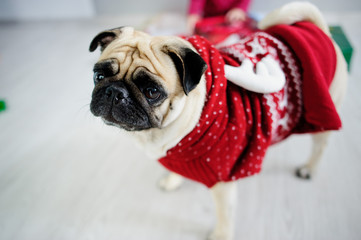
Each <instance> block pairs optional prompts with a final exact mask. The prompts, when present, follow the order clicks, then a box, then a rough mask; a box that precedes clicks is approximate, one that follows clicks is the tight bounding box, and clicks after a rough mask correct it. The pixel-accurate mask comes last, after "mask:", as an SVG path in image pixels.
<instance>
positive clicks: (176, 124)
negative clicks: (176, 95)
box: [129, 76, 206, 159]
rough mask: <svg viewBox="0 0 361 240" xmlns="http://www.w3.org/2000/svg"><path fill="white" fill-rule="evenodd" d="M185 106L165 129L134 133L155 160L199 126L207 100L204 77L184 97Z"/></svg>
mask: <svg viewBox="0 0 361 240" xmlns="http://www.w3.org/2000/svg"><path fill="white" fill-rule="evenodd" d="M184 97H185V98H186V99H185V104H184V106H183V110H182V111H180V114H179V117H177V118H176V119H175V120H174V121H173V122H171V123H169V124H168V125H167V126H165V127H163V128H160V129H159V128H152V129H148V130H143V131H139V132H135V133H134V132H132V133H131V134H129V135H131V136H133V137H135V138H136V142H137V143H139V144H140V146H141V147H142V150H145V152H146V154H147V155H148V156H149V157H151V158H155V159H159V158H161V157H163V156H165V155H166V153H167V151H168V150H169V149H171V148H172V147H174V146H175V145H176V144H178V143H179V142H180V141H181V140H182V139H183V138H184V137H185V136H187V134H188V133H190V132H191V131H192V130H193V129H194V127H195V126H196V125H197V123H198V121H199V118H200V117H201V114H202V109H203V106H204V103H205V99H206V80H205V78H204V76H203V77H202V79H201V81H200V83H199V84H198V86H197V87H196V88H195V89H193V90H192V91H191V92H190V93H189V94H188V96H184Z"/></svg>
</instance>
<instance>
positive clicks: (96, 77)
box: [93, 72, 105, 83]
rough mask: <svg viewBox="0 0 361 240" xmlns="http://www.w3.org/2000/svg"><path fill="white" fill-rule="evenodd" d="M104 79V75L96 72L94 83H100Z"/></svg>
mask: <svg viewBox="0 0 361 240" xmlns="http://www.w3.org/2000/svg"><path fill="white" fill-rule="evenodd" d="M104 78H105V76H104V74H103V73H100V72H94V76H93V80H94V83H98V82H100V81H102V80H103V79H104Z"/></svg>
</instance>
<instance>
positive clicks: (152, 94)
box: [144, 87, 161, 100]
mask: <svg viewBox="0 0 361 240" xmlns="http://www.w3.org/2000/svg"><path fill="white" fill-rule="evenodd" d="M160 94H161V93H160V91H159V90H158V89H157V88H154V87H148V88H146V89H145V90H144V95H145V97H146V98H148V99H150V100H155V99H157V98H159V97H160Z"/></svg>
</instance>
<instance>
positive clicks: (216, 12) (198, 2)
mask: <svg viewBox="0 0 361 240" xmlns="http://www.w3.org/2000/svg"><path fill="white" fill-rule="evenodd" d="M250 2H251V0H191V1H190V4H189V9H188V14H198V15H200V16H203V17H214V16H223V15H226V13H227V12H228V11H229V10H231V9H232V8H240V9H242V10H243V11H244V12H247V10H248V7H249V4H250Z"/></svg>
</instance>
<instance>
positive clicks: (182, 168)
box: [159, 22, 341, 187]
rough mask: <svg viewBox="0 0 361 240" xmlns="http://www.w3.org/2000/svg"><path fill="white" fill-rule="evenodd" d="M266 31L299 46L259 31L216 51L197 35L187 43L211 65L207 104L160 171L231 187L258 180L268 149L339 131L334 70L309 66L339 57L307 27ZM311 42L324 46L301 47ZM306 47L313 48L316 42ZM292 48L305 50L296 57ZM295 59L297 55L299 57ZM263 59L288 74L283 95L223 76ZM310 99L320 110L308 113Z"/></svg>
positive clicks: (320, 34)
mask: <svg viewBox="0 0 361 240" xmlns="http://www.w3.org/2000/svg"><path fill="white" fill-rule="evenodd" d="M285 29H287V31H285ZM268 32H269V33H271V34H272V35H277V37H278V38H281V37H282V36H283V34H285V35H287V36H289V35H294V37H295V36H298V37H300V38H301V39H296V40H295V42H292V44H291V45H290V47H289V46H288V45H286V44H285V43H284V42H282V41H280V40H278V39H276V38H275V37H273V36H272V35H270V34H268V33H266V32H258V33H255V34H253V35H251V36H249V37H247V38H245V39H243V40H242V41H241V42H239V43H237V44H235V45H232V46H230V47H227V48H223V49H221V50H217V49H216V48H214V47H213V46H212V45H211V44H210V43H209V42H208V41H207V40H206V39H204V38H202V37H199V36H194V37H191V38H188V39H187V40H188V41H189V42H190V43H191V44H192V45H193V46H194V47H195V48H196V49H197V51H198V52H199V54H200V55H201V56H202V58H203V59H204V60H205V62H206V63H207V65H208V69H207V71H206V73H205V77H206V87H207V100H206V102H205V106H204V108H203V112H202V115H201V118H200V120H199V122H198V124H197V126H196V127H195V128H194V129H193V130H192V131H191V132H190V133H189V134H188V135H187V136H186V137H185V138H183V139H182V140H181V141H180V142H179V143H178V144H177V145H176V146H174V147H173V148H172V149H170V150H169V151H168V152H167V154H166V156H164V157H163V158H161V159H159V162H160V163H161V164H162V165H163V166H165V167H166V168H168V169H169V170H171V171H173V172H176V173H178V174H180V175H182V176H184V177H187V178H190V179H192V180H195V181H198V182H200V183H203V184H204V185H206V186H207V187H212V186H213V185H214V184H216V183H217V182H220V181H225V182H226V181H232V180H236V179H239V178H243V177H246V176H251V175H254V174H256V173H259V172H260V170H261V166H262V161H263V158H264V156H265V153H266V150H267V148H268V146H270V145H271V144H273V143H275V142H278V141H280V140H282V139H284V138H286V137H287V136H289V135H290V134H292V133H306V132H315V131H321V130H335V129H339V128H340V127H341V122H340V119H339V117H338V115H337V112H336V110H335V108H334V106H333V103H332V101H331V100H330V96H329V94H328V86H329V84H330V82H331V80H332V78H333V73H334V68H333V70H331V71H329V69H328V68H327V66H326V65H325V66H322V67H319V66H318V67H316V68H314V67H309V66H307V65H313V64H316V65H318V63H317V62H312V61H319V60H322V59H328V60H327V61H328V64H329V65H331V66H333V67H334V66H335V63H336V55H335V52H334V49H333V46H332V43H331V41H330V40H329V38H328V37H327V36H325V35H324V33H323V32H322V31H321V30H319V29H318V28H316V27H315V26H314V25H312V24H310V23H306V22H301V23H297V24H295V25H293V26H279V27H274V28H272V29H270V30H269V31H268ZM299 32H301V33H299ZM299 34H301V35H302V36H299ZM311 35H312V37H315V38H316V39H321V37H322V39H323V40H324V41H323V42H319V43H318V45H315V46H313V45H309V43H308V42H307V41H303V40H304V38H309V37H311ZM296 38H297V37H296ZM311 43H312V44H315V43H314V41H312V42H311ZM324 46H326V48H325V47H324ZM295 48H303V49H300V50H299V51H298V50H295ZM325 49H326V50H325ZM314 51H317V52H319V53H317V54H316V56H317V57H314V58H313V59H309V58H307V57H309V56H308V55H310V54H311V53H310V52H314ZM297 52H300V54H297V56H296V55H295V53H297ZM306 52H307V54H308V55H307V54H306ZM267 55H271V56H272V57H274V59H276V60H277V61H279V62H280V65H281V67H282V69H283V71H284V73H285V76H286V84H285V86H284V88H283V89H282V90H281V91H279V92H276V93H272V94H259V93H255V92H251V91H247V90H245V89H243V88H241V87H238V86H236V85H234V84H232V83H230V82H227V79H226V78H225V77H224V64H225V63H226V64H229V65H233V66H237V65H239V64H240V63H241V62H242V60H243V59H244V58H249V59H251V60H252V62H254V63H255V64H256V63H257V62H258V61H260V60H261V59H262V58H263V57H265V56H267ZM311 55H312V56H314V55H315V54H311ZM305 59H309V60H308V61H305ZM303 61H305V62H303ZM310 68H311V69H310ZM324 68H326V69H324ZM306 71H311V72H306ZM312 71H320V72H322V74H317V73H315V72H312ZM313 76H315V77H313ZM306 77H307V78H306ZM315 78H316V79H315ZM325 78H326V79H325ZM309 86H312V87H311V89H308V88H309ZM315 86H316V87H315ZM319 86H321V87H319ZM325 86H326V88H324V87H325ZM314 89H318V90H321V91H322V93H321V94H319V95H318V96H316V97H315V96H313V95H312V94H314V93H313V90H314ZM310 96H311V97H312V99H315V98H316V99H317V98H318V99H317V101H319V102H320V103H319V104H316V103H317V102H316V101H314V102H313V105H312V106H311V108H310V107H309V106H308V105H307V104H305V101H304V100H305V98H310ZM320 96H321V97H320ZM324 96H326V97H324ZM312 99H311V100H310V101H313V100H312ZM314 105H316V106H314ZM325 106H326V109H327V110H326V112H328V110H330V109H333V111H331V114H327V115H321V116H319V115H318V114H317V113H319V112H325V111H324V108H325ZM308 116H311V118H309V117H308ZM314 116H317V117H316V118H313V117H314Z"/></svg>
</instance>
